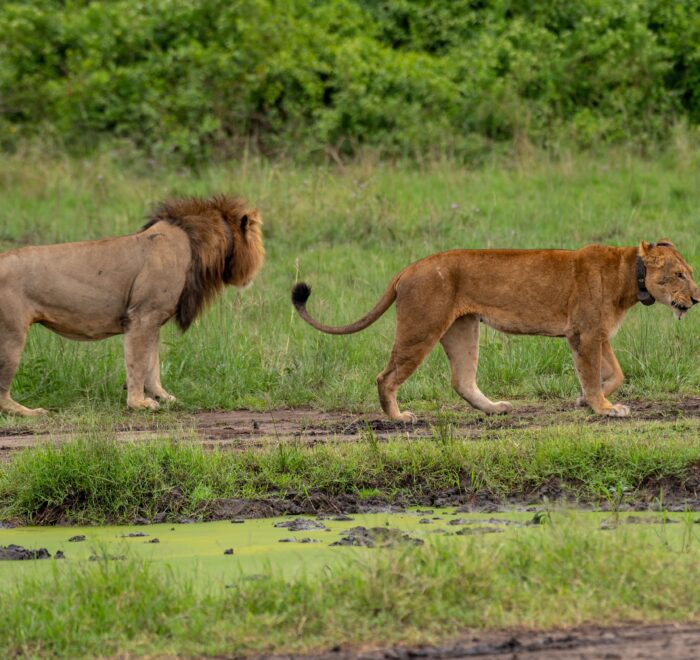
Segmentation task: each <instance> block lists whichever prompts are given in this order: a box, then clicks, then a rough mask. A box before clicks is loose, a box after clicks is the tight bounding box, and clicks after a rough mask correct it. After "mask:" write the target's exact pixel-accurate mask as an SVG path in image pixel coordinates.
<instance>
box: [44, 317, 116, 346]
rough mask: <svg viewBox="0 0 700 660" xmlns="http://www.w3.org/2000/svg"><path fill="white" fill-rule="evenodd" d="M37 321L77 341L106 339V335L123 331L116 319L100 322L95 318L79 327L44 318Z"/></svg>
mask: <svg viewBox="0 0 700 660" xmlns="http://www.w3.org/2000/svg"><path fill="white" fill-rule="evenodd" d="M38 323H40V324H41V325H43V326H44V327H46V328H48V329H49V330H52V331H53V332H55V333H56V334H57V335H61V337H66V338H67V339H75V340H77V341H97V340H98V339H107V337H114V335H120V334H122V333H123V332H124V329H123V327H122V325H121V323H120V322H118V321H116V322H115V321H112V322H109V321H107V322H102V323H100V322H99V321H97V322H96V320H95V319H91V320H89V321H87V322H85V321H84V322H83V323H81V325H80V327H79V328H78V327H75V326H73V325H72V324H67V323H60V322H58V323H57V322H52V321H45V320H42V321H38Z"/></svg>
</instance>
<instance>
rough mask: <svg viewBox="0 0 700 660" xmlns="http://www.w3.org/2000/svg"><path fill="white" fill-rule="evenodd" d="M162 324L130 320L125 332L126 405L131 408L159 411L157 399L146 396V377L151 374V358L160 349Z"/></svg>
mask: <svg viewBox="0 0 700 660" xmlns="http://www.w3.org/2000/svg"><path fill="white" fill-rule="evenodd" d="M159 333H160V322H158V323H157V324H155V323H154V322H153V320H152V319H142V318H134V319H129V322H128V325H127V328H126V331H125V332H124V358H125V360H126V389H127V397H126V404H127V405H128V406H129V408H149V409H151V410H158V408H159V405H158V402H157V401H156V400H155V399H151V398H150V397H147V396H144V387H145V383H146V375H147V374H149V373H150V368H151V358H152V354H153V351H154V350H157V349H158V335H159Z"/></svg>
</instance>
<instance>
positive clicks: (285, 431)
mask: <svg viewBox="0 0 700 660" xmlns="http://www.w3.org/2000/svg"><path fill="white" fill-rule="evenodd" d="M631 407H632V417H629V418H627V419H609V418H603V417H595V416H593V415H591V414H590V413H588V412H587V411H585V410H582V409H577V408H575V407H574V406H573V404H572V403H571V402H564V401H562V402H556V403H543V404H537V405H531V404H520V405H518V404H517V403H516V407H515V410H514V411H513V413H512V414H510V415H507V416H498V417H487V416H485V415H482V414H480V413H477V412H471V411H469V410H468V409H466V410H465V409H464V408H455V409H453V410H448V411H445V412H443V413H442V414H440V415H436V414H435V413H425V414H422V415H420V418H419V421H418V422H417V423H416V424H403V423H400V422H390V421H389V420H387V419H386V418H385V417H383V416H382V415H381V414H379V413H372V414H353V413H346V412H319V411H317V410H313V409H310V408H297V409H278V410H270V411H266V412H255V411H250V410H236V411H229V412H200V413H193V414H192V413H189V414H187V413H184V414H182V415H180V416H178V417H177V420H176V421H175V422H170V423H163V422H161V421H159V419H158V416H157V415H156V416H154V421H153V424H152V425H144V424H143V418H140V419H138V420H135V421H134V422H133V423H132V424H130V423H129V421H128V417H129V415H128V414H125V419H126V421H125V423H124V424H123V425H121V426H120V427H118V428H116V429H109V433H110V435H111V434H114V435H115V436H116V438H117V439H121V440H124V441H134V440H147V439H152V438H155V437H172V436H174V435H177V436H183V435H185V436H192V437H196V438H199V439H201V441H202V442H203V443H204V445H205V446H210V447H229V448H231V449H240V448H246V447H255V446H263V445H266V444H269V443H275V442H289V441H296V442H304V443H307V444H316V443H319V442H328V441H335V442H352V441H357V440H360V439H363V438H366V437H367V435H368V434H372V433H373V434H374V435H376V436H377V437H378V438H386V437H389V436H397V435H400V436H404V437H406V438H407V439H412V438H424V437H434V436H435V435H439V434H440V433H445V432H454V433H457V434H458V435H459V436H461V437H471V438H480V437H483V436H485V435H489V434H493V433H494V432H497V431H499V430H507V429H537V428H547V427H551V426H558V425H562V424H597V425H611V424H613V425H619V424H631V423H635V422H639V421H649V420H658V421H664V420H665V421H676V420H678V419H679V418H700V398H686V399H678V400H674V401H667V402H661V403H659V402H651V401H636V402H633V403H632V405H631ZM41 424H43V425H44V426H42V425H41ZM77 433H78V431H76V430H73V429H70V428H66V427H65V426H64V427H60V428H58V429H52V428H51V422H50V421H49V423H48V424H47V423H46V422H38V423H37V425H36V426H28V427H26V428H23V427H17V426H13V427H7V428H4V429H3V428H2V427H0V460H3V459H5V460H6V459H7V458H8V457H9V455H10V454H11V453H12V452H13V451H16V450H18V449H22V448H25V447H32V446H36V445H39V444H42V443H45V442H47V441H53V442H61V441H64V440H67V439H69V438H71V437H74V436H75V435H76V434H77Z"/></svg>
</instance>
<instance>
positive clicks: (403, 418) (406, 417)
mask: <svg viewBox="0 0 700 660" xmlns="http://www.w3.org/2000/svg"><path fill="white" fill-rule="evenodd" d="M394 421H396V422H403V423H404V424H415V423H416V422H417V421H418V418H417V417H416V416H415V415H414V414H413V413H412V412H410V411H408V410H404V411H403V412H402V413H400V414H399V416H398V417H397V418H396V419H395V420H394Z"/></svg>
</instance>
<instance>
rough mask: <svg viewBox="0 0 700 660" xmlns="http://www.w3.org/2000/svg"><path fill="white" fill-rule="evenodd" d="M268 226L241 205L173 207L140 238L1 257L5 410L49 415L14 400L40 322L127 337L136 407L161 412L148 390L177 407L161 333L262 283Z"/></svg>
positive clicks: (81, 333) (177, 202)
mask: <svg viewBox="0 0 700 660" xmlns="http://www.w3.org/2000/svg"><path fill="white" fill-rule="evenodd" d="M261 224H262V223H261V220H260V216H259V214H258V212H257V210H246V207H245V204H244V202H243V200H241V199H239V198H232V197H226V196H224V195H220V196H217V197H212V198H209V199H201V198H197V197H193V198H187V199H174V200H171V201H167V202H164V203H162V204H161V205H160V206H158V208H157V209H156V210H155V211H154V213H153V214H152V215H151V216H150V218H149V219H148V222H147V223H146V224H145V225H144V226H143V228H142V229H141V231H139V232H138V233H136V234H131V235H129V236H121V237H118V238H107V239H102V240H97V241H86V242H81V243H64V244H61V245H43V246H33V247H25V248H19V249H15V250H10V251H9V252H6V253H4V254H0V301H2V304H1V305H0V411H3V412H7V413H16V414H19V415H36V414H39V413H43V412H46V411H44V410H42V409H41V408H36V409H33V410H32V409H30V408H25V407H24V406H22V405H20V404H19V403H17V402H15V401H13V399H12V397H11V396H10V385H11V383H12V378H13V377H14V375H15V371H16V370H17V366H18V364H19V360H20V355H21V353H22V348H23V346H24V341H25V338H26V335H27V330H28V329H29V326H30V325H32V323H40V324H42V325H44V326H46V327H47V328H49V329H50V330H53V331H54V332H56V333H58V334H60V335H63V336H64V337H68V338H69V339H80V340H86V341H92V340H96V339H104V338H106V337H111V336H112V335H118V334H122V333H123V334H124V356H125V359H126V371H127V381H126V387H127V404H128V406H129V407H130V408H151V409H153V410H155V409H157V408H158V403H157V402H156V401H155V400H154V399H152V398H149V397H147V396H144V388H145V391H146V392H147V393H148V394H150V395H151V396H153V397H155V398H159V399H162V400H166V401H174V400H175V397H173V396H171V395H170V394H168V392H166V391H165V390H164V389H163V387H162V386H161V384H160V365H159V360H158V342H159V333H160V328H161V326H162V325H163V324H164V323H165V322H166V321H168V320H169V319H171V318H173V317H175V321H176V323H177V324H178V326H179V327H180V329H181V330H182V331H183V332H184V331H185V330H187V328H188V327H189V326H190V324H191V323H192V321H194V319H195V318H196V317H197V316H198V314H199V313H200V312H202V311H203V309H204V308H205V307H206V305H207V303H208V302H210V301H211V300H212V298H213V297H214V296H215V295H216V294H218V293H219V292H220V291H221V289H222V288H223V286H224V285H225V284H232V285H234V286H239V287H240V286H245V285H246V284H248V283H249V282H250V281H251V280H252V279H253V277H254V276H255V274H256V273H257V271H258V269H259V268H260V266H261V265H262V263H263V260H264V257H265V251H264V248H263V243H262V232H261Z"/></svg>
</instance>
